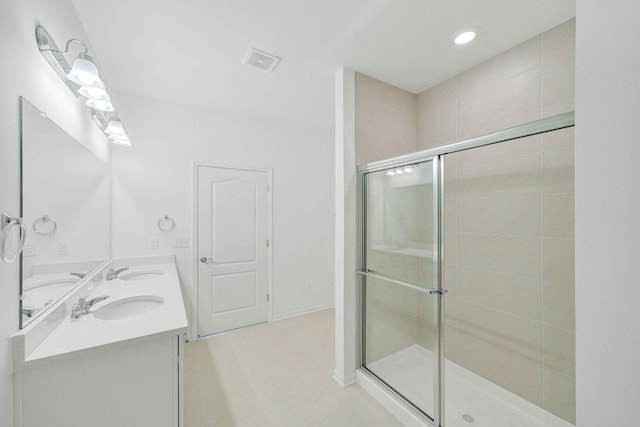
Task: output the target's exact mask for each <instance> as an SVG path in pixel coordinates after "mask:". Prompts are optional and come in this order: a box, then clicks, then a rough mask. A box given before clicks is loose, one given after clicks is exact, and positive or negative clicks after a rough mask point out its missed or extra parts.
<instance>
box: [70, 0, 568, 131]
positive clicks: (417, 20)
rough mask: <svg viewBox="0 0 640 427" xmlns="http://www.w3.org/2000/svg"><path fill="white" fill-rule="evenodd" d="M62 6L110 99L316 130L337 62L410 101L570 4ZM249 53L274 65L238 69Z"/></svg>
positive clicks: (145, 1) (320, 1)
mask: <svg viewBox="0 0 640 427" xmlns="http://www.w3.org/2000/svg"><path fill="white" fill-rule="evenodd" d="M72 1H73V4H74V6H75V8H76V11H77V13H78V16H79V18H80V20H81V21H82V23H83V25H84V27H85V30H86V32H87V34H88V36H89V38H90V42H91V44H92V45H93V48H94V49H95V52H94V53H95V55H96V56H97V57H98V59H99V61H100V66H101V68H102V71H103V74H104V77H105V80H106V81H107V83H108V84H109V86H110V88H111V90H112V91H113V90H115V91H121V92H126V93H131V94H136V95H141V96H144V97H149V98H154V99H157V100H161V101H166V102H171V103H177V104H182V105H191V106H196V107H199V108H203V109H207V110H211V111H224V112H231V113H237V114H242V115H244V116H247V117H251V118H255V119H258V120H273V121H278V122H285V123H288V124H290V125H292V126H298V125H299V126H305V127H311V128H314V129H318V130H332V129H333V119H334V117H333V112H334V108H333V106H334V86H333V84H334V74H335V72H336V70H338V68H339V67H341V66H346V67H348V68H351V69H354V70H356V71H359V72H362V73H365V74H368V75H370V76H372V77H375V78H377V79H380V80H383V81H386V82H388V83H390V84H392V85H395V86H398V87H401V88H403V89H405V90H408V91H410V92H413V93H418V92H421V91H423V90H424V89H426V88H429V87H431V86H433V85H435V84H437V83H439V82H441V81H444V80H446V79H447V78H450V77H452V76H454V75H456V74H458V73H460V72H462V71H464V70H466V69H468V68H470V67H472V66H473V65H476V64H478V63H481V62H483V61H484V60H486V59H488V58H490V57H492V56H494V55H496V54H498V53H500V52H502V51H504V50H506V49H508V48H510V47H512V46H515V45H517V44H519V43H520V42H522V41H524V40H527V39H528V38H530V37H532V36H534V35H536V34H539V33H541V32H543V31H545V30H547V29H549V28H552V27H554V26H556V25H558V24H560V23H562V22H564V21H566V20H568V19H570V18H572V17H573V16H575V0H188V1H181V2H176V1H175V0H171V1H170V0H135V1H131V0H110V1H104V0H72ZM469 26H473V27H475V28H477V29H478V37H477V38H476V40H474V41H473V42H471V43H470V44H468V45H465V46H457V45H455V44H453V42H452V40H453V36H454V34H455V33H456V32H458V31H459V30H462V29H464V28H467V27H469ZM250 47H255V48H257V49H260V50H263V51H266V52H269V53H272V54H274V55H277V56H280V57H282V58H283V59H282V62H281V63H280V64H279V65H278V67H277V68H276V69H275V71H273V72H271V73H270V72H265V71H262V70H259V69H257V68H253V67H249V66H247V65H244V64H243V60H244V58H245V55H246V53H247V51H248V50H249V48H250ZM115 104H116V108H117V99H115Z"/></svg>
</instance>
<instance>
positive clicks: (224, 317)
mask: <svg viewBox="0 0 640 427" xmlns="http://www.w3.org/2000/svg"><path fill="white" fill-rule="evenodd" d="M197 174H198V175H197V176H198V190H197V193H198V200H197V215H198V218H197V225H198V230H197V240H198V243H197V244H198V251H197V257H198V260H197V263H198V285H197V286H198V335H199V336H204V335H210V334H215V333H217V332H222V331H227V330H230V329H235V328H240V327H243V326H248V325H253V324H256V323H261V322H266V321H267V319H268V311H269V310H268V298H269V297H268V273H269V272H268V270H269V267H268V259H267V258H268V250H269V249H268V245H269V242H268V240H267V239H268V226H269V215H268V197H267V193H268V191H269V174H268V172H265V171H255V170H244V169H228V168H217V167H208V166H198V170H197Z"/></svg>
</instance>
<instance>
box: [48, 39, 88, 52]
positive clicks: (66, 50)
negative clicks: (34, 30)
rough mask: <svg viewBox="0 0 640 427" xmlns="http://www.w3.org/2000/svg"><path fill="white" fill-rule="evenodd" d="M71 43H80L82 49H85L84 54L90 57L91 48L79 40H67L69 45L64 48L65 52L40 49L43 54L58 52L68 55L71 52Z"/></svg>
mask: <svg viewBox="0 0 640 427" xmlns="http://www.w3.org/2000/svg"><path fill="white" fill-rule="evenodd" d="M71 42H78V43H80V44H81V45H82V47H83V48H84V52H83V53H84V54H85V55H88V54H89V48H88V47H87V45H86V44H84V42H83V41H82V40H79V39H69V40H67V44H66V45H65V47H64V50H56V49H40V51H41V52H57V53H68V52H69V45H70V44H71Z"/></svg>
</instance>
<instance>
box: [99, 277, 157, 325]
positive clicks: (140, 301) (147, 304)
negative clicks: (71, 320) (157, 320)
mask: <svg viewBox="0 0 640 427" xmlns="http://www.w3.org/2000/svg"><path fill="white" fill-rule="evenodd" d="M163 274H164V273H163V272H162V271H160V270H140V271H134V272H130V273H127V274H122V275H120V276H118V277H116V278H114V279H113V280H112V282H116V281H117V282H116V283H115V284H116V285H118V284H119V285H120V287H128V286H136V285H137V284H138V282H145V281H148V280H153V279H157V278H159V277H160V276H162V275H163ZM163 304H164V298H163V297H161V296H158V295H133V296H128V297H122V298H120V299H117V300H111V301H109V299H105V300H104V302H102V301H101V302H99V303H98V304H96V307H95V308H94V309H92V310H91V311H89V312H88V313H87V314H91V315H93V317H95V318H96V319H100V320H121V319H127V318H131V317H136V316H141V315H143V314H146V313H149V312H151V311H154V310H156V309H158V308H160V307H161V306H162V305H163Z"/></svg>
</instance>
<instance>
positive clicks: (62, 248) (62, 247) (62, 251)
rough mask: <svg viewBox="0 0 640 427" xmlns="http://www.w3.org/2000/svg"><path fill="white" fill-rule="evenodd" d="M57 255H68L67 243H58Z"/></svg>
mask: <svg viewBox="0 0 640 427" xmlns="http://www.w3.org/2000/svg"><path fill="white" fill-rule="evenodd" d="M58 255H69V244H68V243H58Z"/></svg>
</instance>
